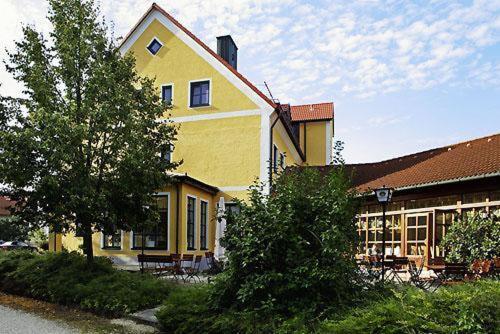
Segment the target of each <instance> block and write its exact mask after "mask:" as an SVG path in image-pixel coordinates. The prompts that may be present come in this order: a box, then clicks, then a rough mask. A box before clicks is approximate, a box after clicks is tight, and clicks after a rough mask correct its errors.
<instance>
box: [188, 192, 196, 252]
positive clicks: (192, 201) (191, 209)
mask: <svg viewBox="0 0 500 334" xmlns="http://www.w3.org/2000/svg"><path fill="white" fill-rule="evenodd" d="M195 207H196V198H194V197H188V204H187V248H188V250H194V249H195V247H194V229H195Z"/></svg>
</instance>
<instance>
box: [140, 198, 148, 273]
mask: <svg viewBox="0 0 500 334" xmlns="http://www.w3.org/2000/svg"><path fill="white" fill-rule="evenodd" d="M142 208H143V210H144V211H148V210H149V205H143V206H142ZM145 223H146V222H145V220H144V221H143V222H142V232H141V256H142V261H141V274H144V241H145V238H144V225H145Z"/></svg>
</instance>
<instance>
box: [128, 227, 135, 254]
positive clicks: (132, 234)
mask: <svg viewBox="0 0 500 334" xmlns="http://www.w3.org/2000/svg"><path fill="white" fill-rule="evenodd" d="M129 241H130V250H133V249H134V231H132V230H130V240H129Z"/></svg>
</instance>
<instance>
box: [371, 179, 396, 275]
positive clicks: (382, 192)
mask: <svg viewBox="0 0 500 334" xmlns="http://www.w3.org/2000/svg"><path fill="white" fill-rule="evenodd" d="M393 192H394V189H392V188H388V187H386V186H385V185H384V186H382V188H378V189H375V195H376V196H377V201H378V202H379V204H381V205H382V282H383V281H384V278H385V211H386V209H387V204H388V203H390V202H391V199H392V193H393Z"/></svg>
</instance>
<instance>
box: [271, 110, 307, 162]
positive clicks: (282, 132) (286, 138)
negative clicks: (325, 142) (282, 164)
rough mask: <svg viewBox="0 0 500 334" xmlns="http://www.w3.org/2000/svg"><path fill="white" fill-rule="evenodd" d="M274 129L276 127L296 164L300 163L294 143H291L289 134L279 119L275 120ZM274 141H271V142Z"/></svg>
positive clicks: (300, 159)
mask: <svg viewBox="0 0 500 334" xmlns="http://www.w3.org/2000/svg"><path fill="white" fill-rule="evenodd" d="M274 129H276V130H277V131H278V133H279V135H280V137H281V139H282V140H283V141H284V142H285V145H286V147H287V148H288V152H290V154H291V155H292V157H293V159H294V160H295V161H296V162H297V164H299V165H300V164H302V162H303V161H302V158H301V157H300V155H299V152H298V151H297V149H296V148H295V145H294V144H293V142H292V140H291V139H290V136H289V135H288V132H287V131H286V130H285V126H284V125H283V123H282V122H281V119H280V120H279V121H278V122H276V125H275V126H274ZM274 143H275V141H273V144H274Z"/></svg>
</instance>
